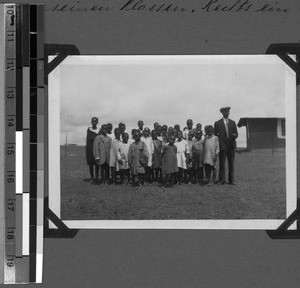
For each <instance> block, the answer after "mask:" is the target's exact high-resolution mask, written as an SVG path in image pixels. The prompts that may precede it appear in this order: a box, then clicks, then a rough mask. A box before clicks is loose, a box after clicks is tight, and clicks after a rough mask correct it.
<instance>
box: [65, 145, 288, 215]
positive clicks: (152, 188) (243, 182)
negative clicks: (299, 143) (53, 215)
mask: <svg viewBox="0 0 300 288" xmlns="http://www.w3.org/2000/svg"><path fill="white" fill-rule="evenodd" d="M88 177H89V173H88V166H87V164H86V160H85V147H83V146H74V147H71V146H69V147H68V151H67V155H66V156H65V153H64V147H61V218H62V219H63V220H120V219H123V220H137V219H149V220H150V219H283V218H285V213H286V202H285V201H286V180H285V150H284V149H277V150H275V151H274V155H273V156H272V151H271V150H255V151H252V152H244V153H236V160H235V180H236V185H235V186H231V185H222V186H218V185H215V186H213V187H208V186H199V185H195V184H185V185H181V186H178V185H176V186H173V188H161V187H158V186H157V185H156V184H148V185H147V184H146V185H145V186H144V187H129V186H126V187H124V186H120V185H109V186H103V185H91V184H89V183H87V182H84V181H83V179H85V178H88Z"/></svg>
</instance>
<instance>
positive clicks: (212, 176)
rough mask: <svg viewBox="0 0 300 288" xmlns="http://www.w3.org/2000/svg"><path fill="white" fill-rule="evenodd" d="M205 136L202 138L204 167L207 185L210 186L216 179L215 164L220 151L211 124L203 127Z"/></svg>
mask: <svg viewBox="0 0 300 288" xmlns="http://www.w3.org/2000/svg"><path fill="white" fill-rule="evenodd" d="M205 134H206V137H205V139H204V161H203V163H204V167H205V174H206V177H207V178H208V185H209V186H211V185H213V184H214V183H215V180H216V165H217V159H218V155H219V152H220V147H219V139H218V137H217V136H215V135H214V128H213V126H211V125H208V126H206V127H205Z"/></svg>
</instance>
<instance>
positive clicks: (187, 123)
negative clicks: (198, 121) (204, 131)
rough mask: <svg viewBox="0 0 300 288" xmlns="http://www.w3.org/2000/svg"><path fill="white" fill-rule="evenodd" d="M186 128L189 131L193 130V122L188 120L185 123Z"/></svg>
mask: <svg viewBox="0 0 300 288" xmlns="http://www.w3.org/2000/svg"><path fill="white" fill-rule="evenodd" d="M186 126H187V127H188V129H189V130H191V129H192V128H193V120H192V119H188V120H187V121H186Z"/></svg>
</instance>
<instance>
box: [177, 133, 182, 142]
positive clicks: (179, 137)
mask: <svg viewBox="0 0 300 288" xmlns="http://www.w3.org/2000/svg"><path fill="white" fill-rule="evenodd" d="M177 139H178V141H181V140H182V132H181V131H178V132H177Z"/></svg>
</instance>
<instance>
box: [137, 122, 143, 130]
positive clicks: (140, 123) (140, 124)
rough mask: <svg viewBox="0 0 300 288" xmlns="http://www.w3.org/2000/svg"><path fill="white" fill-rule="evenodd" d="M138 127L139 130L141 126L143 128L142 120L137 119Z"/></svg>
mask: <svg viewBox="0 0 300 288" xmlns="http://www.w3.org/2000/svg"><path fill="white" fill-rule="evenodd" d="M138 127H139V129H140V130H143V128H144V122H143V121H142V120H139V122H138Z"/></svg>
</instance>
